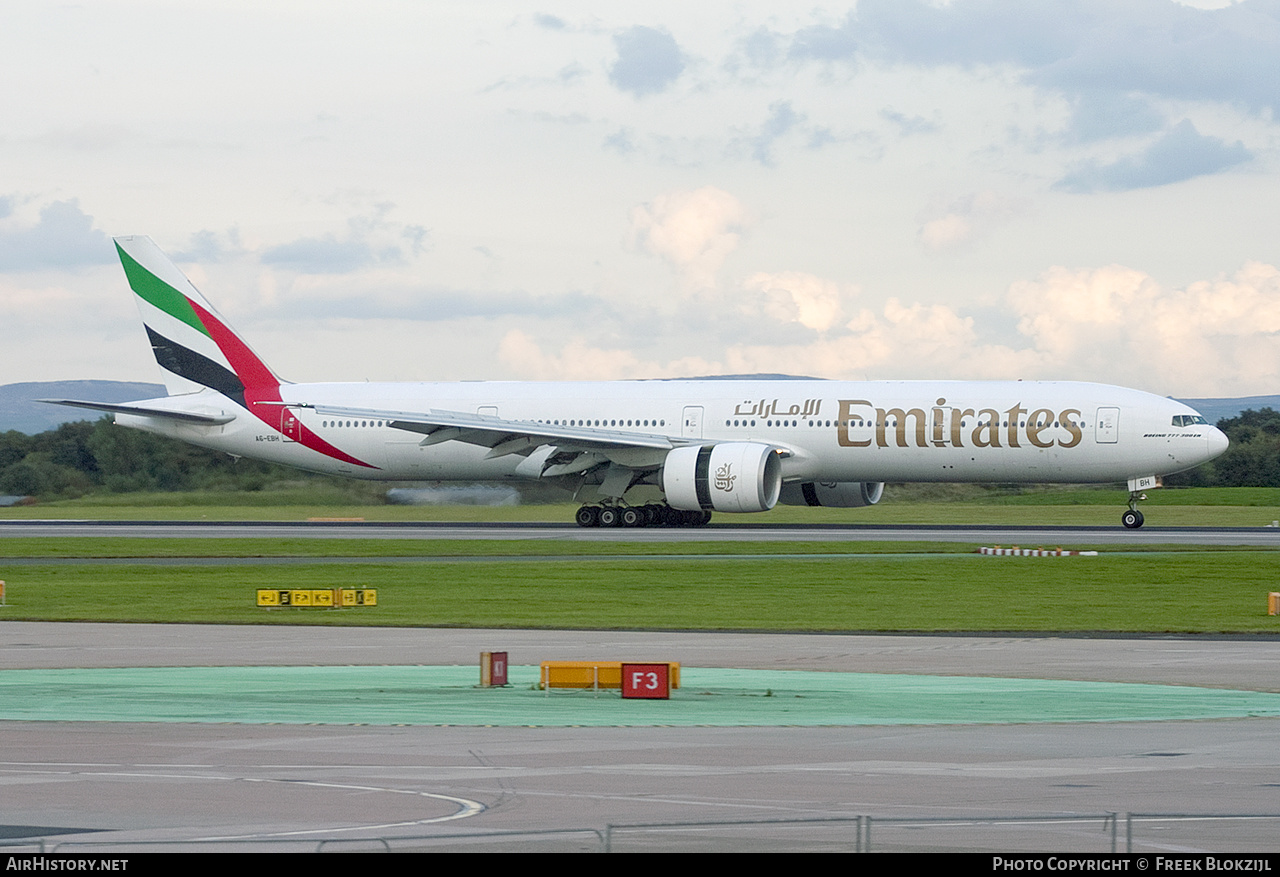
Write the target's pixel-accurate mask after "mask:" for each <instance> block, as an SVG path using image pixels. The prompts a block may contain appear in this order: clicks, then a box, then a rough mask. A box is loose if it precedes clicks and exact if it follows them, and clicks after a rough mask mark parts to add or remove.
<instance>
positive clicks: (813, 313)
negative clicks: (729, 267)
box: [744, 271, 857, 332]
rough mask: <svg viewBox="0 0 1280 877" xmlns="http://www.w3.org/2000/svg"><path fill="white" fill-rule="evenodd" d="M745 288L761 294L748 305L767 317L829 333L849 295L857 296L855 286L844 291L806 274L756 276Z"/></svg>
mask: <svg viewBox="0 0 1280 877" xmlns="http://www.w3.org/2000/svg"><path fill="white" fill-rule="evenodd" d="M744 286H745V287H746V289H747V290H749V291H754V292H756V293H758V300H753V299H748V302H749V303H751V304H753V305H758V306H759V307H760V309H761V311H762V312H763V313H764V314H766V315H767V316H769V317H771V318H772V319H774V320H777V321H778V322H780V323H787V322H797V323H800V324H801V325H802V326H806V327H808V328H810V329H814V330H816V331H818V332H825V331H827V330H828V329H830V328H831V327H832V326H834V325H835V324H836V321H837V320H839V319H840V314H841V313H842V311H843V299H844V298H845V296H846V295H848V296H850V297H852V296H854V295H856V294H857V288H856V287H853V288H849V289H847V290H845V289H842V288H841V286H840V284H838V283H836V282H834V281H831V280H824V279H823V278H821V277H815V276H814V275H812V274H806V273H804V272H803V271H784V272H781V273H778V274H764V273H759V274H753V275H751V276H750V277H748V278H747V281H746V283H745V284H744Z"/></svg>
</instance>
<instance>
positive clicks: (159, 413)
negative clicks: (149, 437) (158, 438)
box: [36, 399, 236, 426]
mask: <svg viewBox="0 0 1280 877" xmlns="http://www.w3.org/2000/svg"><path fill="white" fill-rule="evenodd" d="M36 401H37V402H47V403H48V404H50V405H67V406H69V407H71V408H88V409H89V410H90V411H105V412H107V413H108V414H133V415H137V416H139V417H161V418H164V419H166V420H181V421H183V422H184V423H203V424H205V425H208V426H217V425H218V424H221V423H230V422H231V421H233V420H235V419H236V418H235V415H233V414H196V413H194V412H191V411H170V410H167V409H164V408H143V407H141V406H138V405H110V404H108V403H106V402H82V401H80V400H78V399H37V400H36Z"/></svg>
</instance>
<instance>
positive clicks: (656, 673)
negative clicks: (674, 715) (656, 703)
mask: <svg viewBox="0 0 1280 877" xmlns="http://www.w3.org/2000/svg"><path fill="white" fill-rule="evenodd" d="M622 696H623V697H638V698H645V699H647V700H670V699H671V665H670V664H626V663H624V664H623V665H622Z"/></svg>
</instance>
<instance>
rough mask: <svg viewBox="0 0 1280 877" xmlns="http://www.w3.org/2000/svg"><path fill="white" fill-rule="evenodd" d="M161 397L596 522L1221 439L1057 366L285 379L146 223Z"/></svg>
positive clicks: (1141, 485)
mask: <svg viewBox="0 0 1280 877" xmlns="http://www.w3.org/2000/svg"><path fill="white" fill-rule="evenodd" d="M115 243H116V249H117V251H118V252H119V255H120V261H121V263H122V264H123V266H124V272H125V276H126V277H127V278H128V281H129V286H130V287H132V289H133V292H134V294H135V298H136V301H137V305H138V309H139V310H140V311H141V314H142V322H143V325H144V326H145V327H146V332H147V336H148V338H150V340H151V348H152V350H153V351H154V353H155V357H156V361H157V362H158V363H159V364H160V369H161V372H162V374H163V376H164V381H165V387H166V389H167V390H168V393H169V395H167V396H165V397H164V398H160V399H149V400H146V401H141V402H132V403H128V404H121V405H108V404H103V403H98V402H82V401H78V400H68V399H60V400H46V401H50V402H57V403H59V404H64V405H73V406H78V407H81V408H89V409H94V410H98V411H105V412H109V413H111V414H112V415H114V417H115V421H116V423H118V424H120V425H121V426H127V427H132V428H134V429H142V430H146V431H148V432H153V433H158V434H160V435H166V436H171V437H173V438H177V439H181V440H183V441H187V442H191V443H193V444H197V445H201V446H203V447H206V448H212V449H215V450H219V451H225V452H227V453H228V454H233V455H236V456H244V457H253V458H257V459H261V460H269V461H271V462H274V463H283V464H285V465H288V466H295V467H297V468H300V469H307V470H311V471H314V472H324V473H328V474H334V475H348V476H351V477H353V478H366V479H381V480H393V481H468V482H474V481H491V482H492V481H512V480H524V481H541V482H547V483H551V484H554V485H558V486H561V487H564V488H566V489H568V490H569V491H571V492H572V493H573V495H574V497H575V499H576V500H578V501H580V502H582V503H583V505H582V507H581V508H579V509H578V511H577V515H576V517H577V522H578V523H579V524H581V525H582V526H584V527H590V526H616V525H622V526H645V525H649V524H667V525H674V524H703V523H706V522H707V521H709V520H710V518H711V512H712V511H721V512H761V511H766V510H768V509H771V508H773V507H774V505H775V504H777V503H779V502H781V503H786V504H793V505H810V506H834V507H840V508H855V507H858V506H867V505H872V504H874V503H876V502H878V501H879V499H880V496H881V492H882V490H883V488H884V482H886V481H949V482H962V481H963V482H983V481H987V482H990V481H999V482H1027V483H1038V482H1062V483H1068V482H1071V483H1088V482H1116V481H1126V482H1128V485H1129V491H1130V494H1129V505H1128V509H1127V510H1126V511H1125V512H1124V514H1123V518H1122V522H1123V524H1124V526H1126V527H1130V528H1133V527H1140V526H1142V523H1143V516H1142V513H1141V512H1140V511H1138V505H1137V504H1138V500H1139V499H1140V498H1141V495H1142V491H1144V490H1147V489H1150V488H1152V487H1156V486H1159V483H1160V477H1161V476H1162V475H1166V474H1169V473H1171V472H1178V471H1180V470H1183V469H1189V468H1191V467H1193V466H1196V465H1199V464H1200V463H1203V462H1205V461H1206V460H1212V459H1213V458H1214V457H1216V456H1218V455H1219V454H1221V453H1222V452H1223V451H1224V450H1226V447H1227V438H1226V436H1224V435H1223V434H1222V432H1220V431H1219V430H1218V429H1217V428H1216V427H1214V426H1212V425H1210V424H1209V423H1207V422H1206V421H1205V419H1204V418H1203V417H1201V416H1200V415H1199V414H1198V413H1197V412H1195V411H1194V410H1192V409H1191V408H1188V407H1187V406H1186V405H1183V404H1182V403H1180V402H1176V401H1174V400H1172V399H1166V398H1162V397H1160V396H1154V395H1152V394H1150V393H1144V392H1141V391H1138V390H1128V389H1124V388H1122V387H1113V386H1107V385H1105V384H1089V383H1074V382H1059V381H858V382H846V381H826V380H762V379H741V380H649V381H644V380H637V381H607V382H588V383H569V382H565V383H550V382H548V383H523V382H521V383H515V382H499V381H478V382H465V383H336V384H329V383H326V384H294V383H289V382H288V381H283V380H281V379H280V378H278V377H277V376H276V374H275V373H274V372H273V371H272V370H271V369H270V368H268V367H267V366H266V364H265V363H264V362H263V361H262V360H261V359H260V358H259V357H258V356H257V355H256V354H254V352H253V351H252V350H251V349H250V348H249V346H248V345H247V344H246V343H245V342H244V341H242V340H241V338H240V336H239V335H238V334H236V332H235V331H234V330H232V329H231V328H230V326H229V325H228V323H227V322H226V320H224V319H223V318H222V317H221V316H219V314H218V313H217V311H215V310H214V308H213V306H212V305H211V304H209V302H208V301H207V300H206V299H205V298H204V296H202V295H201V294H200V293H199V292H198V291H197V290H196V288H195V286H193V285H192V283H191V281H190V280H188V279H187V277H186V276H185V275H183V273H182V272H181V271H180V270H179V269H178V268H177V267H176V266H175V265H174V264H173V262H171V261H170V260H169V259H168V258H167V257H166V256H165V255H164V253H162V252H161V251H160V249H159V248H158V247H157V246H156V245H155V244H154V243H153V242H152V241H151V239H150V238H148V237H142V236H137V237H120V238H116V239H115Z"/></svg>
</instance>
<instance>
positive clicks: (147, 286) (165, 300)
mask: <svg viewBox="0 0 1280 877" xmlns="http://www.w3.org/2000/svg"><path fill="white" fill-rule="evenodd" d="M116 252H117V253H119V254H120V264H122V265H123V266H124V273H125V276H126V277H128V278H129V286H130V287H132V288H133V291H134V292H135V293H137V295H138V296H140V297H141V298H142V299H144V300H145V301H147V302H149V303H150V304H153V305H155V306H156V307H157V308H159V309H160V310H162V311H164V312H165V313H166V314H168V315H169V316H171V317H173V318H174V319H175V320H181V321H182V322H184V323H186V324H187V325H188V326H190V327H191V328H193V329H195V330H196V331H198V332H201V333H202V334H204V335H209V330H208V329H206V328H205V327H204V324H203V323H202V322H200V318H199V317H198V316H196V312H195V310H193V309H192V307H191V302H189V301H187V297H186V296H185V295H183V294H182V293H180V292H178V290H176V289H174V288H173V287H172V286H170V285H169V284H167V283H165V282H164V281H163V280H161V279H160V278H159V277H156V276H155V275H154V274H152V273H151V272H150V271H148V270H147V269H146V268H143V267H142V266H141V265H139V264H138V263H137V261H135V260H134V258H133V257H132V256H130V255H129V254H128V253H126V252H125V251H124V250H123V249H121V248H120V245H119V244H116ZM210 337H212V336H210Z"/></svg>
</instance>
